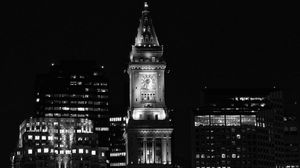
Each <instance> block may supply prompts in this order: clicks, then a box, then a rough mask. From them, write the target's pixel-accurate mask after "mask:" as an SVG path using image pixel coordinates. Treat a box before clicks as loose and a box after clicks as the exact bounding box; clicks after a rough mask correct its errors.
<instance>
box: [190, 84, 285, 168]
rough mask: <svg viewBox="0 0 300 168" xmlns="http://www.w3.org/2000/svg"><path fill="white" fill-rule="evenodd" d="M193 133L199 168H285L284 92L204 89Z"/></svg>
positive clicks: (195, 111)
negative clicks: (201, 104) (202, 100)
mask: <svg viewBox="0 0 300 168" xmlns="http://www.w3.org/2000/svg"><path fill="white" fill-rule="evenodd" d="M192 134H193V137H192V139H193V147H192V151H193V154H192V158H193V160H192V165H193V167H195V168H208V167H210V168H225V167H226V168H271V167H272V168H274V167H277V168H283V167H284V159H283V158H284V142H283V105H282V92H281V91H279V90H275V89H274V90H273V89H204V105H203V106H201V107H200V108H197V109H195V110H194V125H193V129H192Z"/></svg>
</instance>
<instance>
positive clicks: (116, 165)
mask: <svg viewBox="0 0 300 168" xmlns="http://www.w3.org/2000/svg"><path fill="white" fill-rule="evenodd" d="M109 165H110V167H120V166H126V163H125V162H117V163H110V164H109Z"/></svg>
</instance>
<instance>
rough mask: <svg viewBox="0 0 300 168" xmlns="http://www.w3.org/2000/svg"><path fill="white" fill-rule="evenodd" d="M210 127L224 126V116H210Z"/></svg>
mask: <svg viewBox="0 0 300 168" xmlns="http://www.w3.org/2000/svg"><path fill="white" fill-rule="evenodd" d="M210 121H211V125H214V126H223V125H225V116H224V115H211V120H210Z"/></svg>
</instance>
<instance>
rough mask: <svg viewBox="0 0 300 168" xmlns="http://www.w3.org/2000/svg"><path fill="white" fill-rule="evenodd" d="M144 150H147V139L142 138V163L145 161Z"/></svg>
mask: <svg viewBox="0 0 300 168" xmlns="http://www.w3.org/2000/svg"><path fill="white" fill-rule="evenodd" d="M146 150H147V139H146V138H144V139H143V158H142V163H146Z"/></svg>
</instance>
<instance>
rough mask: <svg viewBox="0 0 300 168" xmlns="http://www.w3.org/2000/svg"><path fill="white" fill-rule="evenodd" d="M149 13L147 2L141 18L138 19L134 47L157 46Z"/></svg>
mask: <svg viewBox="0 0 300 168" xmlns="http://www.w3.org/2000/svg"><path fill="white" fill-rule="evenodd" d="M149 13H150V11H149V5H148V3H147V2H145V3H144V10H143V11H142V16H141V18H140V25H139V27H138V33H137V36H136V38H135V46H145V45H146V46H149V45H150V46H159V43H158V39H157V36H156V34H155V30H154V26H153V24H152V19H151V17H150V14H149Z"/></svg>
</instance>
